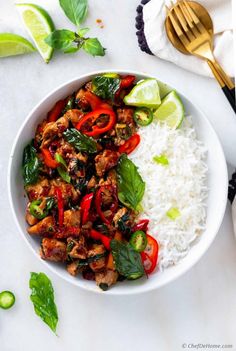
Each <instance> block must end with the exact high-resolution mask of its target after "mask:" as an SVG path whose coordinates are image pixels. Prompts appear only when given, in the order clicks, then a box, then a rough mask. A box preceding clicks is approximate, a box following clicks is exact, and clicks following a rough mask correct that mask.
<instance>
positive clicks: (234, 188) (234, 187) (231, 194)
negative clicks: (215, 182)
mask: <svg viewBox="0 0 236 351" xmlns="http://www.w3.org/2000/svg"><path fill="white" fill-rule="evenodd" d="M235 194H236V172H234V173H233V174H232V178H231V180H230V181H229V188H228V199H229V201H230V202H231V204H232V202H233V201H234V198H235Z"/></svg>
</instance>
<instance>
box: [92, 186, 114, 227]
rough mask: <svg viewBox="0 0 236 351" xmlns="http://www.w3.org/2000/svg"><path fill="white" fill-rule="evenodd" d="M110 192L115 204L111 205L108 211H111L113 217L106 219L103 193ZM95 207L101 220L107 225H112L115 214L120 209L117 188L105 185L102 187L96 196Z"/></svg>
mask: <svg viewBox="0 0 236 351" xmlns="http://www.w3.org/2000/svg"><path fill="white" fill-rule="evenodd" d="M106 190H107V191H109V192H110V193H111V196H112V198H113V202H112V204H111V206H110V207H109V208H108V209H107V210H110V211H111V216H109V217H106V216H105V214H104V211H103V209H102V205H103V193H104V192H105V191H106ZM95 206H96V210H97V213H98V215H99V217H100V218H101V220H102V221H103V222H104V223H105V224H111V222H112V219H113V217H114V214H115V212H116V210H117V208H118V198H117V191H116V187H114V186H113V185H103V186H101V187H100V188H99V189H98V190H97V192H96V195H95Z"/></svg>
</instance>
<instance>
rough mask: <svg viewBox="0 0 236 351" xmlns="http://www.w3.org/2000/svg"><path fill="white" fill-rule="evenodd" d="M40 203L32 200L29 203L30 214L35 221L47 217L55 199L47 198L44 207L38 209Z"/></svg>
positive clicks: (40, 201)
mask: <svg viewBox="0 0 236 351" xmlns="http://www.w3.org/2000/svg"><path fill="white" fill-rule="evenodd" d="M41 203H42V200H41V199H39V200H34V201H32V202H31V204H30V206H29V211H30V214H31V215H32V216H34V217H35V218H37V219H43V218H45V217H47V216H48V213H49V211H50V210H51V209H52V207H53V206H54V205H55V199H54V198H53V197H48V198H47V199H46V205H45V207H44V208H41V207H40V205H41Z"/></svg>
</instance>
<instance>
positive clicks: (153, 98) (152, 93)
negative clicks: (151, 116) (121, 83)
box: [124, 78, 161, 108]
mask: <svg viewBox="0 0 236 351" xmlns="http://www.w3.org/2000/svg"><path fill="white" fill-rule="evenodd" d="M124 103H125V104H126V105H131V106H142V107H149V108H157V107H158V106H159V105H160V103H161V99H160V93H159V86H158V83H157V80H156V79H154V78H148V79H144V80H142V81H141V82H139V83H138V84H136V85H135V87H134V88H133V89H132V90H131V92H130V93H129V94H128V95H126V96H125V98H124Z"/></svg>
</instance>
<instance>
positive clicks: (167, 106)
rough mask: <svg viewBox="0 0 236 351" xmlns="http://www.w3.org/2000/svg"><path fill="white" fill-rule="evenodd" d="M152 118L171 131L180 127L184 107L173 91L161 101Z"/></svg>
mask: <svg viewBox="0 0 236 351" xmlns="http://www.w3.org/2000/svg"><path fill="white" fill-rule="evenodd" d="M153 116H154V118H156V119H157V120H158V121H161V122H164V123H166V124H167V125H168V126H169V127H170V128H172V129H176V128H178V127H180V125H181V123H182V121H183V118H184V106H183V103H182V101H181V100H180V97H179V96H178V94H177V93H176V92H175V91H172V92H171V93H169V94H168V95H167V96H166V97H165V98H164V99H163V100H162V103H161V106H160V107H158V109H157V110H156V111H155V112H154V115H153Z"/></svg>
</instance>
